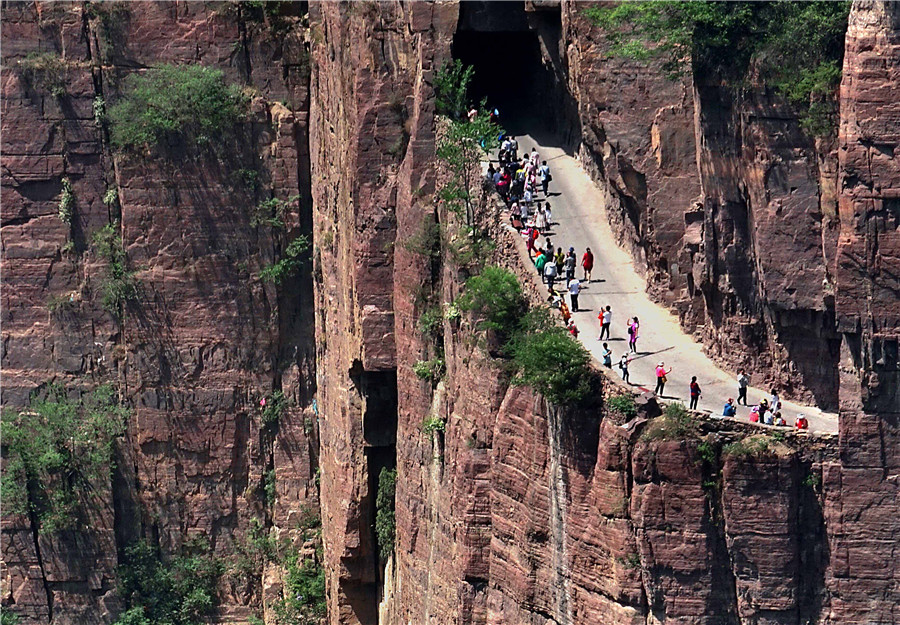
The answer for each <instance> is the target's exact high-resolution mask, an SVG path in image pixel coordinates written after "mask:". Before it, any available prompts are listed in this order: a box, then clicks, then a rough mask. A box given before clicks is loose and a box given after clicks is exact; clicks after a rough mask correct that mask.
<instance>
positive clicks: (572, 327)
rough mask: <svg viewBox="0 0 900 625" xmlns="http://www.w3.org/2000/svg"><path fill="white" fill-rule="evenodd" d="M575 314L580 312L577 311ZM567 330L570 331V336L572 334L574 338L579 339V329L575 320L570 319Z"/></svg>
mask: <svg viewBox="0 0 900 625" xmlns="http://www.w3.org/2000/svg"><path fill="white" fill-rule="evenodd" d="M575 312H578V310H577V309H576V310H575ZM567 328H568V330H569V334H571V335H572V336H574V337H575V338H576V339H577V338H578V327H577V326H576V325H575V320H574V319H569V325H568V326H567Z"/></svg>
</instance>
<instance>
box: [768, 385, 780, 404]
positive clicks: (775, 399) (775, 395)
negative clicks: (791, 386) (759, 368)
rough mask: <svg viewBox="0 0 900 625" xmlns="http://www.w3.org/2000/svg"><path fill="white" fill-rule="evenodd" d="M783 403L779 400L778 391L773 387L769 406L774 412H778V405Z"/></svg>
mask: <svg viewBox="0 0 900 625" xmlns="http://www.w3.org/2000/svg"><path fill="white" fill-rule="evenodd" d="M780 403H781V400H780V399H779V398H778V389H777V388H775V387H772V396H771V397H770V398H769V405H770V406H771V407H772V410H778V405H779V404H780Z"/></svg>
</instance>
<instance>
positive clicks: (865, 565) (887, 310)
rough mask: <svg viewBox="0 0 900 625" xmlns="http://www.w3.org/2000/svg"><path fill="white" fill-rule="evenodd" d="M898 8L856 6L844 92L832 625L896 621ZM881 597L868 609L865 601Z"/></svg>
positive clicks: (828, 477) (830, 473)
mask: <svg viewBox="0 0 900 625" xmlns="http://www.w3.org/2000/svg"><path fill="white" fill-rule="evenodd" d="M898 81H900V5H898V4H897V3H895V2H888V3H882V2H858V3H855V4H854V6H853V10H852V11H851V14H850V28H849V30H848V32H847V54H846V58H845V61H844V73H843V82H842V83H841V128H840V151H839V155H840V168H839V172H840V189H841V193H840V197H839V207H840V218H841V231H840V238H839V241H838V247H837V271H836V281H837V284H836V290H835V300H836V311H837V323H838V329H839V330H840V332H841V333H842V337H843V341H842V346H841V360H840V435H841V462H840V463H839V464H838V463H835V464H833V465H831V466H830V467H828V468H827V470H826V472H825V484H826V487H827V488H828V490H830V491H831V492H833V493H834V496H833V497H831V498H829V501H828V502H827V507H826V522H827V524H828V527H829V550H830V554H831V560H832V562H833V570H832V571H831V572H830V575H829V578H828V582H829V590H830V592H831V593H832V595H833V599H832V602H831V612H830V613H829V619H830V620H829V621H828V622H834V623H890V622H894V621H896V620H897V619H898V618H900V613H898V610H897V606H898V605H900V600H898V595H897V588H898V584H897V580H898V577H900V571H898V569H897V567H896V565H895V564H894V562H893V560H892V558H890V557H889V556H888V555H887V554H889V553H890V550H891V549H892V545H894V544H896V542H897V538H898V532H900V524H898V519H900V515H898V509H897V506H898V504H897V494H898V493H897V480H896V477H895V476H896V475H897V467H898V463H900V457H898V449H900V432H898V421H900V368H898V356H897V345H898V340H900V297H898V295H900V290H898V282H897V276H898V262H900V261H898V258H900V253H898V246H900V231H898V224H900V221H898V220H900V164H898V161H897V157H896V154H897V151H898V149H900V102H898V100H897V98H896V97H895V95H894V93H895V92H896V85H897V84H898ZM875 597H877V600H876V601H872V598H875Z"/></svg>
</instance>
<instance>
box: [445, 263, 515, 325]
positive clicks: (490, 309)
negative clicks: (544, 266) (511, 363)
mask: <svg viewBox="0 0 900 625" xmlns="http://www.w3.org/2000/svg"><path fill="white" fill-rule="evenodd" d="M455 304H456V306H457V307H458V308H459V309H460V310H463V311H466V312H471V313H473V314H474V315H475V317H476V319H477V323H476V327H477V328H479V329H490V330H501V331H505V332H510V331H511V330H512V329H514V328H516V327H517V326H518V324H519V322H520V321H521V319H522V316H523V315H524V314H525V309H526V303H525V298H524V296H523V295H522V287H521V286H520V285H519V281H518V280H517V279H516V276H515V274H513V273H512V272H511V271H509V270H507V269H504V268H502V267H485V268H484V270H483V271H482V272H481V273H480V274H479V275H476V276H471V277H470V278H469V279H468V280H466V288H465V290H464V291H463V293H462V295H460V296H459V297H458V298H457V299H456V302H455Z"/></svg>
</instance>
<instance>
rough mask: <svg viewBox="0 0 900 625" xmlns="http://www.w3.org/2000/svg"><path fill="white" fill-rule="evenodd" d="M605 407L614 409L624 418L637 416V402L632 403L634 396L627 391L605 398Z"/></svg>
mask: <svg viewBox="0 0 900 625" xmlns="http://www.w3.org/2000/svg"><path fill="white" fill-rule="evenodd" d="M606 405H607V407H609V408H610V410H615V411H616V412H618V413H619V414H620V415H622V416H623V417H625V418H626V419H631V418H633V417H636V416H637V404H636V403H634V396H633V395H630V394H628V393H622V394H621V395H614V396H612V397H610V398H609V399H607V400H606Z"/></svg>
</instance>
